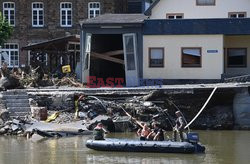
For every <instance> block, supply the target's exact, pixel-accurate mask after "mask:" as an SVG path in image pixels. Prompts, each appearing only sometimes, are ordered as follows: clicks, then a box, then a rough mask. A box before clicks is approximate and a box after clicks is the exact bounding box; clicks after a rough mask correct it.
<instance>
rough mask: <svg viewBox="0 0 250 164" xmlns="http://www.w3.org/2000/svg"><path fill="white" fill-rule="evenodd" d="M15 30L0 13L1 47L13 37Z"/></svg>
mask: <svg viewBox="0 0 250 164" xmlns="http://www.w3.org/2000/svg"><path fill="white" fill-rule="evenodd" d="M12 32H13V28H12V27H11V26H10V25H9V23H8V21H6V20H5V19H4V17H3V16H2V14H1V12H0V46H1V45H3V44H4V43H5V42H6V41H7V40H8V39H9V38H10V36H11V34H12Z"/></svg>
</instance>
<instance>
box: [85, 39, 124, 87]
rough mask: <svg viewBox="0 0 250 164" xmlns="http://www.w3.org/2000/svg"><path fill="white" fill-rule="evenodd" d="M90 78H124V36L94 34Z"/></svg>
mask: <svg viewBox="0 0 250 164" xmlns="http://www.w3.org/2000/svg"><path fill="white" fill-rule="evenodd" d="M90 76H96V77H97V78H103V80H104V82H105V81H106V79H107V78H110V77H111V78H123V79H124V83H123V84H124V85H125V81H126V80H125V65H124V55H123V41H122V34H93V35H92V39H91V58H90Z"/></svg>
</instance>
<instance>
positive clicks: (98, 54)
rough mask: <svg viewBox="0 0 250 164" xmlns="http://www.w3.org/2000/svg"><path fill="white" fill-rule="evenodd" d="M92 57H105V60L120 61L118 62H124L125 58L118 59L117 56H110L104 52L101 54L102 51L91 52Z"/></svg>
mask: <svg viewBox="0 0 250 164" xmlns="http://www.w3.org/2000/svg"><path fill="white" fill-rule="evenodd" d="M91 57H95V58H99V59H103V60H108V61H111V62H114V63H118V64H124V60H121V59H117V58H114V57H110V56H106V55H104V54H100V53H96V52H91Z"/></svg>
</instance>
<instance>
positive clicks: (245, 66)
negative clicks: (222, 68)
mask: <svg viewBox="0 0 250 164" xmlns="http://www.w3.org/2000/svg"><path fill="white" fill-rule="evenodd" d="M227 68H247V65H244V66H243V65H242V66H238V65H237V66H227Z"/></svg>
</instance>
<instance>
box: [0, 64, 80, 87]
mask: <svg viewBox="0 0 250 164" xmlns="http://www.w3.org/2000/svg"><path fill="white" fill-rule="evenodd" d="M0 72H2V73H0V74H1V78H0V88H2V89H16V88H31V87H46V86H71V87H83V85H82V84H81V83H80V82H78V81H77V80H76V77H75V75H73V74H64V75H63V76H60V78H59V77H58V76H55V75H54V74H50V73H47V74H46V73H44V70H42V68H41V67H40V66H38V67H36V68H32V67H27V68H23V69H20V68H18V69H17V68H15V69H13V70H11V71H10V70H9V69H8V68H1V71H0Z"/></svg>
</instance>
